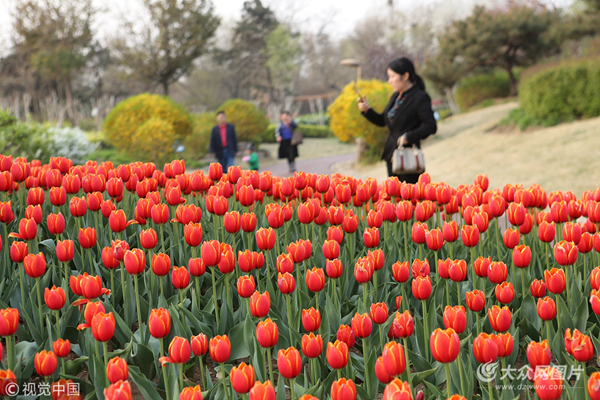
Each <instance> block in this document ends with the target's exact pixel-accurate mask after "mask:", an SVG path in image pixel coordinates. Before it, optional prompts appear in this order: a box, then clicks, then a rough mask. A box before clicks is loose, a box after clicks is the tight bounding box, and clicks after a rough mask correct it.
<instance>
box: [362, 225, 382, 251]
mask: <svg viewBox="0 0 600 400" xmlns="http://www.w3.org/2000/svg"><path fill="white" fill-rule="evenodd" d="M363 241H364V243H365V247H368V248H373V247H377V246H379V230H378V229H377V228H365V232H364V233H363Z"/></svg>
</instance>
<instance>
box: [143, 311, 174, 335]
mask: <svg viewBox="0 0 600 400" xmlns="http://www.w3.org/2000/svg"><path fill="white" fill-rule="evenodd" d="M148 329H149V330H150V335H152V337H155V338H157V339H161V338H164V337H165V336H167V335H168V334H169V332H170V331H171V314H170V313H169V311H168V310H166V309H164V308H159V309H152V310H151V311H150V318H148Z"/></svg>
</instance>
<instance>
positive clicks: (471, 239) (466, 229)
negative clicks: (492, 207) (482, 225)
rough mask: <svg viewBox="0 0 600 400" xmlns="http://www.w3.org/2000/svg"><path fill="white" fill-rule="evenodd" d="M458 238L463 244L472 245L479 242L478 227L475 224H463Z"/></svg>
mask: <svg viewBox="0 0 600 400" xmlns="http://www.w3.org/2000/svg"><path fill="white" fill-rule="evenodd" d="M460 238H461V240H462V242H463V244H464V245H465V246H467V247H474V246H476V245H477V243H479V229H478V228H477V226H475V225H463V226H462V228H461V229H460Z"/></svg>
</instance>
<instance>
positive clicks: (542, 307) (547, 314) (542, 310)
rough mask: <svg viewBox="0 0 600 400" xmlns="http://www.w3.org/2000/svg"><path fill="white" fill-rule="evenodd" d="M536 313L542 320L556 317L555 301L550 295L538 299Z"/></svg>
mask: <svg viewBox="0 0 600 400" xmlns="http://www.w3.org/2000/svg"><path fill="white" fill-rule="evenodd" d="M537 313H538V316H539V317H540V318H541V319H543V320H544V321H551V320H553V319H554V317H556V303H555V302H554V300H552V299H551V298H550V297H544V298H543V299H538V302H537Z"/></svg>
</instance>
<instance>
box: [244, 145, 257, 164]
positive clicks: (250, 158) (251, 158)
mask: <svg viewBox="0 0 600 400" xmlns="http://www.w3.org/2000/svg"><path fill="white" fill-rule="evenodd" d="M243 161H244V162H247V163H248V168H250V169H251V170H253V171H258V154H257V153H256V147H255V146H254V145H253V144H252V143H250V144H248V147H247V148H246V156H245V157H244V158H243Z"/></svg>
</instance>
